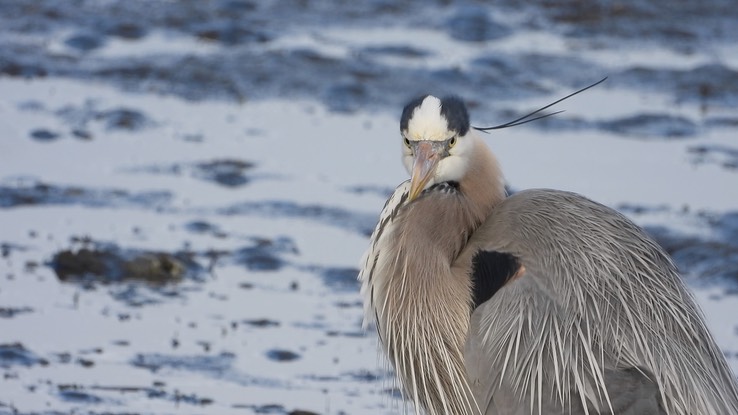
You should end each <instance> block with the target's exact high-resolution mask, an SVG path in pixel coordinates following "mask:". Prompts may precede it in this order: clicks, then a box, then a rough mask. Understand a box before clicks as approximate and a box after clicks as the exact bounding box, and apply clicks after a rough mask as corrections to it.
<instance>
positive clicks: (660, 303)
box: [459, 190, 738, 415]
mask: <svg viewBox="0 0 738 415" xmlns="http://www.w3.org/2000/svg"><path fill="white" fill-rule="evenodd" d="M480 251H483V252H497V253H504V254H506V255H511V256H513V257H514V258H515V259H516V261H519V263H520V265H521V266H522V269H523V270H524V272H523V273H521V274H519V275H517V276H516V277H515V278H512V279H510V277H509V276H508V277H506V278H507V279H505V283H504V284H503V285H502V287H501V288H499V290H498V291H497V292H495V293H494V295H492V296H491V298H490V299H489V300H488V301H486V302H484V303H483V304H481V305H480V306H479V307H478V308H477V309H476V310H475V311H474V313H473V314H472V328H471V331H470V334H469V339H468V343H467V356H466V363H467V370H468V372H469V376H470V379H471V383H472V387H473V388H474V390H475V396H476V398H477V400H478V403H479V404H480V406H481V407H483V408H484V407H485V405H487V408H488V409H487V413H489V414H495V413H513V414H514V413H518V412H520V413H526V414H530V413H531V412H530V411H531V410H533V413H537V412H538V410H541V411H542V413H552V414H556V413H566V414H569V413H573V414H578V413H585V409H584V408H587V409H586V411H587V412H589V413H612V412H614V413H617V414H620V413H639V414H661V413H668V414H716V415H717V414H732V413H738V387H737V386H736V381H735V377H734V376H733V375H732V373H731V371H730V369H729V367H728V366H727V363H726V361H725V359H724V357H723V356H722V353H721V352H720V350H719V349H718V348H717V346H716V345H715V342H714V341H713V339H712V337H711V336H710V334H709V332H708V330H707V328H706V327H705V324H704V321H703V319H702V317H701V313H700V311H699V310H698V308H697V306H696V305H695V303H694V301H693V299H692V298H691V296H690V294H689V292H688V291H687V290H686V288H685V287H684V285H683V283H682V282H681V279H680V277H679V275H678V273H677V272H676V269H675V267H674V266H673V264H672V263H671V261H670V260H669V258H668V256H667V255H666V254H665V253H664V252H663V251H662V250H661V249H660V248H659V247H658V245H657V244H655V243H654V242H653V241H652V240H651V239H650V238H649V237H648V236H647V235H645V234H644V233H643V231H642V230H640V228H638V227H637V226H636V225H635V224H633V223H632V222H631V221H630V220H628V219H627V218H625V217H624V216H622V215H620V214H619V213H617V212H615V211H614V210H612V209H609V208H607V207H605V206H602V205H600V204H597V203H595V202H592V201H590V200H588V199H586V198H583V197H581V196H578V195H576V194H572V193H568V192H560V191H552V190H530V191H525V192H520V193H518V194H516V195H514V196H511V197H510V198H508V199H507V200H506V201H505V202H503V203H502V204H500V205H499V206H498V207H497V208H496V209H495V211H494V212H493V213H492V214H491V215H490V217H489V219H488V220H487V221H486V222H485V223H484V224H483V225H482V226H481V227H480V228H479V230H478V231H477V232H476V233H475V235H473V236H472V238H471V240H470V242H469V245H468V248H467V249H466V251H464V252H463V253H462V255H461V256H460V258H459V261H461V262H466V263H468V267H469V272H470V274H472V275H473V274H474V264H473V262H474V261H473V258H474V257H475V255H477V254H478V252H480ZM488 268H489V267H488ZM491 268H494V267H491ZM497 278H500V277H497ZM503 278H504V277H503ZM577 411H578V412H577Z"/></svg>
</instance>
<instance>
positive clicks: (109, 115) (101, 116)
mask: <svg viewBox="0 0 738 415" xmlns="http://www.w3.org/2000/svg"><path fill="white" fill-rule="evenodd" d="M96 118H97V119H98V120H100V121H103V122H104V123H105V125H106V127H107V129H108V130H127V131H139V130H141V129H143V128H145V127H147V126H149V125H151V124H152V123H153V122H152V121H151V120H150V119H149V118H148V117H147V116H146V115H144V114H143V113H142V112H140V111H137V110H134V109H130V108H118V109H114V110H108V111H103V112H100V113H98V114H97V117H96Z"/></svg>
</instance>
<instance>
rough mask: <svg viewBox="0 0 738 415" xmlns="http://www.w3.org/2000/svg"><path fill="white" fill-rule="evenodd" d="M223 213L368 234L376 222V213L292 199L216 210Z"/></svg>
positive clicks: (245, 204) (251, 203)
mask: <svg viewBox="0 0 738 415" xmlns="http://www.w3.org/2000/svg"><path fill="white" fill-rule="evenodd" d="M218 213H220V214H223V215H259V216H264V217H270V218H282V217H284V218H300V219H308V220H314V221H317V222H321V223H326V224H329V225H334V226H338V227H340V228H343V229H348V230H351V231H355V232H359V233H361V234H363V235H366V236H369V235H371V233H372V231H373V230H374V225H375V224H376V222H377V215H376V214H360V213H356V212H352V211H349V210H346V209H342V208H337V207H330V206H322V205H313V204H308V205H304V204H299V203H296V202H292V201H287V200H284V201H265V202H245V203H239V204H237V205H233V206H230V207H226V208H222V209H219V210H218Z"/></svg>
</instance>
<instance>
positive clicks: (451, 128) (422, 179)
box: [400, 95, 472, 200]
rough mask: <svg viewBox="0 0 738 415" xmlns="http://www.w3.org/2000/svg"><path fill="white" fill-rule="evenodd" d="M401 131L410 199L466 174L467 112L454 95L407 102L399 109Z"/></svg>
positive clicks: (468, 147)
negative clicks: (409, 183) (400, 113)
mask: <svg viewBox="0 0 738 415" xmlns="http://www.w3.org/2000/svg"><path fill="white" fill-rule="evenodd" d="M400 132H401V133H402V139H403V157H402V161H403V164H404V165H405V168H406V169H407V171H408V173H409V174H410V176H411V180H410V182H411V186H410V196H409V199H410V200H413V199H415V198H416V197H418V195H420V193H422V191H423V190H425V189H427V188H428V187H430V186H432V185H434V184H436V183H442V182H447V181H459V180H460V179H461V178H462V177H463V176H464V174H466V171H467V167H468V159H469V154H470V153H471V149H472V143H471V140H469V139H467V134H468V133H469V113H468V112H467V110H466V105H464V102H463V101H461V99H459V98H457V97H444V98H440V99H439V98H436V97H434V96H433V95H425V96H422V97H419V98H416V99H414V100H412V101H410V103H408V104H407V105H406V106H405V108H404V109H403V111H402V118H401V119H400Z"/></svg>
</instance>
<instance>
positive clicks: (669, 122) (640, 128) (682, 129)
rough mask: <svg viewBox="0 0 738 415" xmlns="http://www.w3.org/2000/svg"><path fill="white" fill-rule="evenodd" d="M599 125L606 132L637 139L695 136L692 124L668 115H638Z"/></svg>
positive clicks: (681, 118)
mask: <svg viewBox="0 0 738 415" xmlns="http://www.w3.org/2000/svg"><path fill="white" fill-rule="evenodd" d="M599 125H600V127H601V128H602V129H604V130H606V131H610V132H613V133H616V134H619V135H624V136H630V137H637V138H691V137H694V136H695V135H696V134H697V125H696V124H695V123H694V122H692V121H691V120H689V119H687V118H684V117H679V116H673V115H668V114H638V115H634V116H630V117H625V118H621V119H617V120H612V121H601V122H600V123H599Z"/></svg>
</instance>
